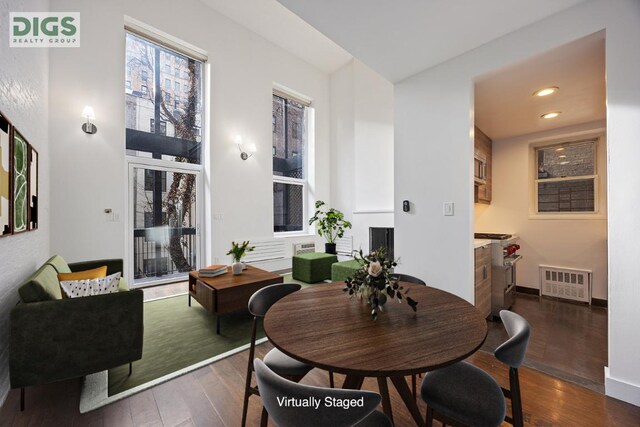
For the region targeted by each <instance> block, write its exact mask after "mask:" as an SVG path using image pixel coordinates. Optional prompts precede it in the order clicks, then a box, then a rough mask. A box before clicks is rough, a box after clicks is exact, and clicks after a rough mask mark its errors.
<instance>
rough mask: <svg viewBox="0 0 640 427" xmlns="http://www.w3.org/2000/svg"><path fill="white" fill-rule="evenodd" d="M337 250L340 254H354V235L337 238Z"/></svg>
mask: <svg viewBox="0 0 640 427" xmlns="http://www.w3.org/2000/svg"><path fill="white" fill-rule="evenodd" d="M336 252H337V253H338V255H347V256H353V236H345V237H340V238H339V239H336Z"/></svg>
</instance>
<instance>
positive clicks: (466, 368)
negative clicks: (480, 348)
mask: <svg viewBox="0 0 640 427" xmlns="http://www.w3.org/2000/svg"><path fill="white" fill-rule="evenodd" d="M500 318H501V319H502V322H503V324H504V327H505V329H506V330H507V334H508V335H509V339H508V340H507V341H505V342H504V343H502V344H501V345H500V346H499V347H498V348H497V349H496V351H495V352H494V355H495V357H496V358H497V359H498V360H500V361H501V362H503V363H505V364H507V365H508V366H509V389H506V388H502V387H500V385H499V384H498V383H497V382H496V381H495V380H494V379H493V378H492V377H491V376H490V375H489V374H487V373H486V372H485V371H483V370H482V369H480V368H477V367H475V366H473V365H471V364H469V363H466V362H458V363H456V364H454V365H451V366H447V367H445V368H442V369H438V370H436V371H433V372H429V373H427V374H426V375H425V377H424V380H423V381H422V389H421V393H422V399H423V400H424V401H425V402H426V404H427V426H428V427H429V426H431V425H432V424H433V420H434V419H439V420H440V421H442V422H443V423H446V424H454V425H459V424H463V425H469V426H471V425H474V426H475V425H482V426H498V425H500V424H502V422H503V421H507V422H508V423H511V424H513V425H514V426H515V427H522V425H523V416H522V399H521V396H520V380H519V377H518V368H519V367H520V365H522V362H523V361H524V356H525V353H526V351H527V345H528V344H529V337H530V336H531V326H530V325H529V322H527V321H526V320H525V319H524V318H523V317H522V316H520V315H518V314H516V313H514V312H512V311H507V310H502V311H501V312H500ZM505 398H507V399H510V400H511V414H512V415H511V417H509V416H507V415H506V403H505Z"/></svg>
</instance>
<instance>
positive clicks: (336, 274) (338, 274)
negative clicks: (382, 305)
mask: <svg viewBox="0 0 640 427" xmlns="http://www.w3.org/2000/svg"><path fill="white" fill-rule="evenodd" d="M361 268H362V262H361V261H358V260H355V259H352V260H350V261H342V262H336V263H335V264H333V265H332V266H331V281H332V282H343V281H345V280H346V279H347V277H353V274H354V273H355V272H356V271H357V270H359V269H361Z"/></svg>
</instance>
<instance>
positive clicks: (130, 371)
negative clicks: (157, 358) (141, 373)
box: [129, 362, 133, 376]
mask: <svg viewBox="0 0 640 427" xmlns="http://www.w3.org/2000/svg"><path fill="white" fill-rule="evenodd" d="M131 374H133V362H129V376H131Z"/></svg>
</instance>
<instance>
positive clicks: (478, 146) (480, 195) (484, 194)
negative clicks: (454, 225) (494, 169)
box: [474, 126, 492, 205]
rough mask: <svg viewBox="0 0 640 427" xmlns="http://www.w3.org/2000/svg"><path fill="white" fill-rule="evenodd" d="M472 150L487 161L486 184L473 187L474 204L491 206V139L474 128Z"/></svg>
mask: <svg viewBox="0 0 640 427" xmlns="http://www.w3.org/2000/svg"><path fill="white" fill-rule="evenodd" d="M474 149H475V152H476V153H477V154H480V156H482V157H483V158H485V159H486V160H487V169H486V184H480V185H478V184H476V185H475V201H476V203H485V204H487V205H488V204H491V175H492V174H491V139H490V138H489V137H488V136H487V135H485V133H484V132H482V131H481V130H480V128H478V127H477V126H476V127H475V138H474Z"/></svg>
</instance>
